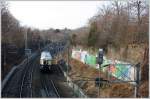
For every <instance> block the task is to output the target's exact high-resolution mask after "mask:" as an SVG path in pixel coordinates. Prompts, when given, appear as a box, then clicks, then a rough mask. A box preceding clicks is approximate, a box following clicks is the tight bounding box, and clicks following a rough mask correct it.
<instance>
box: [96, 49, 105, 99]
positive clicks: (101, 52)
mask: <svg viewBox="0 0 150 99" xmlns="http://www.w3.org/2000/svg"><path fill="white" fill-rule="evenodd" d="M103 55H104V52H103V49H99V52H98V57H97V63H98V64H99V78H98V79H97V80H98V82H99V83H98V84H99V87H98V97H99V96H100V81H101V79H100V70H101V64H102V63H103Z"/></svg>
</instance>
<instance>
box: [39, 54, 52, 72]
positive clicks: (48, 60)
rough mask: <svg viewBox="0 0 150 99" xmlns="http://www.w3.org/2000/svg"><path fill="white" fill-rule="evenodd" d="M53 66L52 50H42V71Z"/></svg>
mask: <svg viewBox="0 0 150 99" xmlns="http://www.w3.org/2000/svg"><path fill="white" fill-rule="evenodd" d="M51 66H52V56H51V54H50V52H48V51H43V52H41V57H40V71H49V70H51Z"/></svg>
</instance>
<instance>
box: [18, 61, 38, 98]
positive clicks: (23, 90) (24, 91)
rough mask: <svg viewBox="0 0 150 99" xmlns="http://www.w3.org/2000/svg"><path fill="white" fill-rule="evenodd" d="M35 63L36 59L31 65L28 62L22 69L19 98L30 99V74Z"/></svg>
mask: <svg viewBox="0 0 150 99" xmlns="http://www.w3.org/2000/svg"><path fill="white" fill-rule="evenodd" d="M36 61H37V59H36V60H35V61H34V63H33V65H30V63H29V62H28V63H27V65H26V67H25V68H24V74H23V76H22V80H21V84H20V92H19V97H32V74H33V70H34V68H35V66H36Z"/></svg>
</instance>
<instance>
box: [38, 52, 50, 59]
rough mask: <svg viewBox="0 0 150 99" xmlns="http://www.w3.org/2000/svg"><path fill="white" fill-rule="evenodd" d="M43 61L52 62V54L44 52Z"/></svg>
mask: <svg viewBox="0 0 150 99" xmlns="http://www.w3.org/2000/svg"><path fill="white" fill-rule="evenodd" d="M41 59H44V60H52V56H51V54H50V52H47V51H43V52H42V53H41Z"/></svg>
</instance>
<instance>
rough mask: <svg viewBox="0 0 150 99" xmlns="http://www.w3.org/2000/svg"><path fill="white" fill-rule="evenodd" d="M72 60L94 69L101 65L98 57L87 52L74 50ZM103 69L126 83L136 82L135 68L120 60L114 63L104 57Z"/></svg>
mask: <svg viewBox="0 0 150 99" xmlns="http://www.w3.org/2000/svg"><path fill="white" fill-rule="evenodd" d="M72 58H74V59H77V60H79V61H81V62H83V63H84V64H88V65H89V66H91V67H93V68H96V69H98V68H99V65H98V64H97V62H96V56H95V55H91V54H89V53H88V52H87V51H81V50H80V51H77V50H73V51H72ZM101 68H102V69H101V70H102V71H103V72H108V73H109V74H111V75H112V76H114V77H115V78H117V79H120V80H124V81H129V80H134V76H135V73H134V68H133V67H132V66H131V64H129V63H126V62H122V61H118V60H114V61H113V60H109V59H107V58H106V57H104V60H103V64H101Z"/></svg>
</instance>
